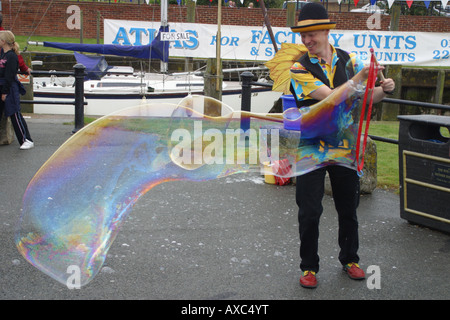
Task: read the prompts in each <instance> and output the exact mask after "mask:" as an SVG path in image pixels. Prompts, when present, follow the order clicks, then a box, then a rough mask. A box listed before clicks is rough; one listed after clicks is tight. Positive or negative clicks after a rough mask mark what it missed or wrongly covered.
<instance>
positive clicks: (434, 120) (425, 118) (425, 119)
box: [397, 114, 450, 127]
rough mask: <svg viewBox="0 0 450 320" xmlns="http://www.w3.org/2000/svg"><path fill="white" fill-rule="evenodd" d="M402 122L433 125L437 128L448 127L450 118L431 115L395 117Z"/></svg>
mask: <svg viewBox="0 0 450 320" xmlns="http://www.w3.org/2000/svg"><path fill="white" fill-rule="evenodd" d="M397 118H398V119H399V120H400V121H402V120H406V121H411V122H421V123H427V124H434V125H439V126H445V127H450V117H448V116H436V115H432V114H418V115H412V116H397Z"/></svg>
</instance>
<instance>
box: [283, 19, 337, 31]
mask: <svg viewBox="0 0 450 320" xmlns="http://www.w3.org/2000/svg"><path fill="white" fill-rule="evenodd" d="M334 28H336V22H332V21H330V22H325V23H323V22H321V23H313V24H308V25H303V26H295V27H291V30H292V32H308V31H315V30H327V29H334Z"/></svg>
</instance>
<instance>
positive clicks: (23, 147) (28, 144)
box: [20, 139, 34, 150]
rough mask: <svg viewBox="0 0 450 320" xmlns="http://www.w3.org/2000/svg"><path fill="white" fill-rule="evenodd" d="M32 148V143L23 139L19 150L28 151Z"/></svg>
mask: <svg viewBox="0 0 450 320" xmlns="http://www.w3.org/2000/svg"><path fill="white" fill-rule="evenodd" d="M33 147H34V142H32V141H30V140H28V139H25V142H24V143H23V144H22V145H21V146H20V150H28V149H31V148H33Z"/></svg>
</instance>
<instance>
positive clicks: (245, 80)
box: [241, 71, 450, 144]
mask: <svg viewBox="0 0 450 320" xmlns="http://www.w3.org/2000/svg"><path fill="white" fill-rule="evenodd" d="M241 79H242V102H241V110H243V111H251V88H252V86H264V87H269V88H271V87H272V85H271V84H269V83H264V82H256V81H253V80H252V79H253V74H252V73H251V72H247V71H246V72H243V73H242V74H241ZM381 102H385V103H393V104H401V105H409V106H417V107H423V108H429V109H438V110H445V111H450V106H448V105H443V104H437V103H429V102H419V101H411V100H402V99H393V98H384V99H383V100H381ZM245 125H246V124H245ZM245 125H244V126H245ZM241 128H242V126H241ZM242 129H243V130H245V129H248V127H245V128H242ZM369 137H370V138H371V139H372V140H376V141H381V142H387V143H392V144H398V140H395V139H389V138H384V137H378V136H374V135H369Z"/></svg>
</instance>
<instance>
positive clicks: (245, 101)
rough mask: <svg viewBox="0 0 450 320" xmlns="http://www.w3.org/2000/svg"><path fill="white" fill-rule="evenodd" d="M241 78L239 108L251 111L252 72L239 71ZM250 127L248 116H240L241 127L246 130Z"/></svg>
mask: <svg viewBox="0 0 450 320" xmlns="http://www.w3.org/2000/svg"><path fill="white" fill-rule="evenodd" d="M241 79H242V99H241V110H242V111H247V112H250V111H251V109H252V108H251V103H252V84H251V82H252V79H253V73H251V72H250V71H245V72H243V73H241ZM249 128H250V118H246V119H243V118H242V117H241V129H242V130H244V131H246V130H247V129H249Z"/></svg>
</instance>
